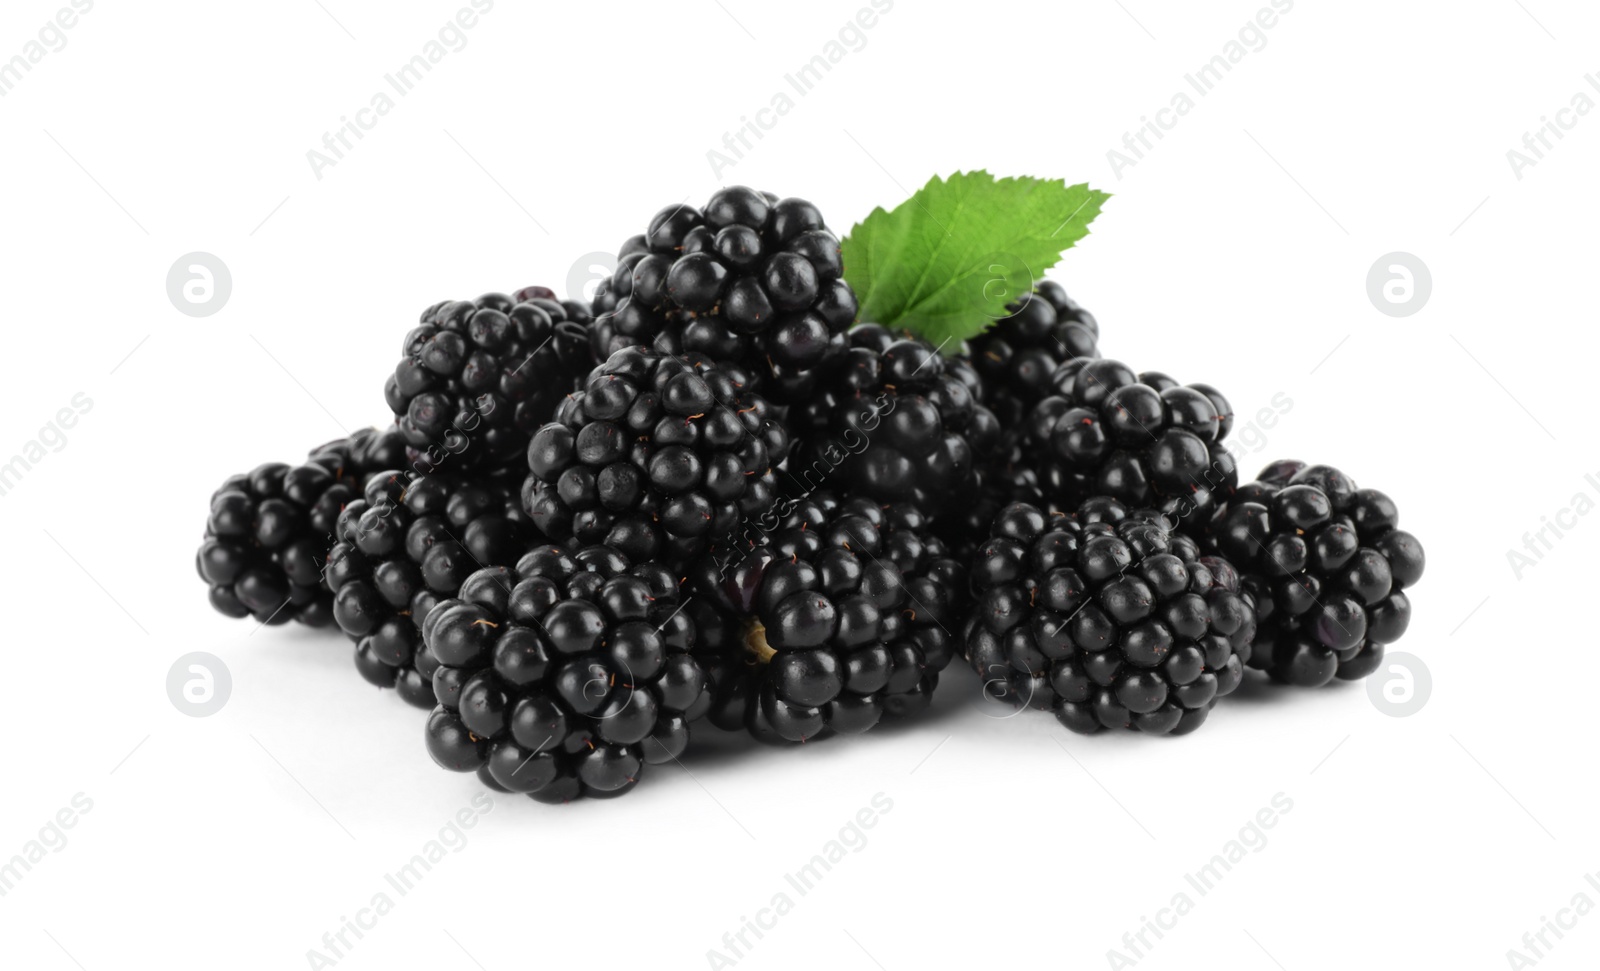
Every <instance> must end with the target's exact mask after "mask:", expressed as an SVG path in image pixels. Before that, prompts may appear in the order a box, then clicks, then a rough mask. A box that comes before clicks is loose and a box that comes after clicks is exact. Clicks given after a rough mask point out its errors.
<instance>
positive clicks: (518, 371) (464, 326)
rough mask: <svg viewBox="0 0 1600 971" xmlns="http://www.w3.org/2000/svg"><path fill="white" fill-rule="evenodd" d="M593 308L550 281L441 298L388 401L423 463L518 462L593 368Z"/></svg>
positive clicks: (416, 333) (413, 335) (414, 334)
mask: <svg viewBox="0 0 1600 971" xmlns="http://www.w3.org/2000/svg"><path fill="white" fill-rule="evenodd" d="M590 321H591V318H590V313H589V308H588V307H587V306H585V305H584V304H583V303H581V302H578V301H571V300H569V301H565V302H558V301H557V300H556V299H555V294H554V293H553V292H552V291H550V290H547V289H545V288H544V287H526V288H524V289H522V290H518V291H517V292H516V293H515V294H513V295H509V296H508V295H507V294H504V293H487V294H484V295H483V296H481V297H479V298H478V299H477V300H474V301H465V300H454V301H445V302H443V303H437V304H434V305H433V306H431V307H429V308H428V309H427V310H424V311H423V312H422V319H421V322H420V323H419V324H418V325H417V326H416V327H414V328H412V330H411V332H410V333H408V334H407V335H406V338H405V342H404V344H403V345H402V347H401V352H400V353H401V360H400V363H399V364H397V365H396V366H395V369H394V372H393V373H392V374H390V375H389V377H388V379H387V381H385V383H384V387H383V393H384V399H385V400H386V401H387V402H388V403H389V408H390V410H391V411H393V412H394V415H395V421H396V422H397V423H398V424H399V426H400V429H401V431H402V432H403V433H404V434H405V439H406V444H407V445H408V446H409V447H410V450H411V453H410V457H411V461H412V462H413V463H414V464H415V466H416V468H417V470H418V471H421V472H431V471H434V470H435V469H437V468H440V467H444V466H448V467H449V471H451V472H455V473H464V472H470V471H495V470H500V469H504V468H507V467H509V466H515V465H517V464H519V463H520V461H521V459H522V454H523V452H524V450H525V449H526V448H527V446H528V439H529V438H531V437H532V436H533V433H534V431H535V430H537V429H538V427H539V426H540V425H542V424H544V423H545V422H546V421H548V420H549V419H550V415H551V414H552V413H553V412H554V411H555V408H556V404H557V402H559V401H560V400H561V399H562V397H563V396H564V395H566V394H567V392H569V391H571V390H572V389H573V388H574V387H575V386H576V382H577V379H578V378H579V377H580V376H582V375H583V374H584V373H585V372H587V371H588V370H589V369H590V368H591V367H593V366H594V361H593V358H592V357H591V356H590V353H589V339H588V330H587V328H588V325H589V323H590Z"/></svg>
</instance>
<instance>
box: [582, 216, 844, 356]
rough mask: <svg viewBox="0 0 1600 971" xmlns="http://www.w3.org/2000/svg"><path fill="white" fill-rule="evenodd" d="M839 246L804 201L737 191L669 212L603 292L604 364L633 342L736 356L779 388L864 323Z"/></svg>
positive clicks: (600, 346) (626, 254)
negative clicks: (858, 315)
mask: <svg viewBox="0 0 1600 971" xmlns="http://www.w3.org/2000/svg"><path fill="white" fill-rule="evenodd" d="M843 273H844V265H843V263H842V261H841V259H840V254H839V240H838V238H837V237H836V236H834V234H833V233H832V232H831V231H830V230H829V229H828V227H827V225H826V224H825V223H824V222H823V218H822V213H821V212H820V211H818V209H817V207H816V206H814V205H812V204H811V203H809V202H807V201H805V200H804V199H779V198H778V197H777V196H776V195H774V194H772V193H770V192H758V191H756V190H754V189H750V188H747V187H745V186H729V187H727V188H724V189H719V190H717V192H716V193H715V194H714V195H712V197H711V199H710V201H708V202H707V203H706V205H705V207H704V208H703V209H695V208H693V207H691V206H685V205H677V206H669V207H667V208H665V209H663V210H661V211H660V212H658V213H657V214H656V215H655V218H653V219H651V221H650V225H649V227H648V229H647V230H646V231H645V233H644V234H643V235H642V236H635V237H633V238H632V239H629V240H628V241H627V242H626V243H624V244H623V246H622V249H621V251H620V253H619V254H618V262H617V269H616V272H615V273H614V274H612V277H611V279H610V281H608V282H607V283H606V285H605V287H604V289H603V290H602V291H601V292H600V293H598V294H597V296H596V303H597V304H598V305H600V308H601V309H600V310H599V315H598V317H597V320H596V326H595V330H594V332H593V338H594V341H595V346H596V352H597V356H598V357H600V358H601V359H604V358H605V357H607V356H609V355H610V354H612V353H615V352H616V351H618V350H621V349H622V348H624V347H629V346H632V345H635V344H655V345H656V346H657V347H659V348H660V349H662V350H667V351H671V352H673V353H683V352H697V353H703V354H706V355H708V356H710V357H712V358H714V359H716V360H719V361H734V362H737V363H739V364H741V365H743V366H744V367H745V368H746V369H747V370H749V371H750V372H751V373H752V374H754V375H757V376H759V377H761V378H763V379H766V378H768V377H771V378H775V379H777V381H776V382H775V384H776V385H777V386H782V385H783V384H784V383H785V382H788V381H792V380H796V379H799V380H802V381H803V377H802V376H803V375H804V374H805V373H806V372H808V371H809V370H810V369H812V368H814V367H816V366H817V365H818V364H820V363H821V362H822V361H823V359H824V357H825V356H826V355H827V354H828V351H829V349H830V348H831V347H834V346H836V345H837V344H838V343H839V335H840V334H842V333H843V331H844V330H845V328H847V327H849V326H850V325H851V324H852V323H853V322H854V321H855V316H856V297H855V292H854V291H852V290H851V289H850V285H849V284H848V283H846V282H845V281H844V277H843Z"/></svg>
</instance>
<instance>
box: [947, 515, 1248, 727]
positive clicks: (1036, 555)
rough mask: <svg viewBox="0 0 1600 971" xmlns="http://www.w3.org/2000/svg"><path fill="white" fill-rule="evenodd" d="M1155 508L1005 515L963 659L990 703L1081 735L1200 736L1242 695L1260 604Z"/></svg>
mask: <svg viewBox="0 0 1600 971" xmlns="http://www.w3.org/2000/svg"><path fill="white" fill-rule="evenodd" d="M1200 553H1201V550H1200V546H1199V544H1198V543H1196V541H1195V540H1193V539H1191V538H1190V537H1188V536H1187V535H1185V534H1183V533H1180V532H1177V531H1175V530H1174V529H1173V528H1172V524H1171V522H1170V520H1168V519H1167V518H1166V517H1165V516H1163V515H1161V514H1160V513H1158V512H1156V511H1154V510H1130V509H1129V508H1128V507H1127V506H1125V505H1124V504H1123V503H1121V502H1118V501H1117V500H1115V499H1111V498H1109V497H1100V498H1097V499H1093V500H1090V501H1089V502H1086V503H1084V504H1083V505H1082V506H1080V507H1079V508H1078V509H1077V510H1076V511H1075V512H1074V513H1073V514H1072V515H1065V514H1061V513H1048V514H1047V513H1045V512H1044V511H1042V510H1040V509H1038V508H1037V507H1034V506H1030V505H1027V504H1023V503H1018V504H1015V505H1011V506H1008V507H1006V508H1005V509H1003V510H1001V511H1000V513H999V514H998V515H997V516H996V517H995V520H994V523H993V525H992V529H991V538H990V539H989V541H988V542H987V543H985V544H984V545H983V546H982V548H981V549H979V551H978V552H977V554H976V556H975V557H974V559H973V562H972V568H971V584H972V594H973V597H974V599H975V603H974V605H973V610H972V613H971V616H970V618H969V619H968V621H967V623H966V627H965V629H964V631H963V653H964V655H965V657H966V659H967V661H968V662H969V663H970V664H971V665H972V667H973V668H974V670H976V671H977V672H978V674H979V676H980V677H981V678H982V679H983V691H984V693H985V695H986V696H987V697H989V698H992V699H994V700H1000V701H1007V702H1010V703H1012V704H1016V705H1023V706H1027V707H1032V708H1038V709H1041V710H1047V711H1053V712H1054V713H1055V715H1056V718H1057V719H1058V720H1060V722H1061V723H1062V724H1063V725H1065V726H1066V727H1067V728H1069V729H1071V730H1073V731H1076V732H1084V733H1092V732H1097V731H1099V730H1101V729H1103V728H1132V729H1136V730H1138V731H1141V732H1147V733H1151V734H1156V735H1166V734H1185V733H1187V732H1191V731H1193V730H1194V729H1196V728H1198V727H1199V726H1200V725H1201V724H1202V723H1203V722H1204V721H1205V720H1206V718H1207V716H1208V715H1209V713H1210V711H1211V708H1212V706H1213V705H1214V704H1215V702H1216V700H1217V699H1218V698H1220V697H1222V696H1223V695H1226V694H1229V693H1230V692H1232V691H1233V690H1234V689H1235V688H1237V687H1238V686H1239V682H1240V680H1241V679H1242V677H1243V671H1244V668H1243V664H1244V662H1245V661H1247V660H1248V659H1249V657H1250V650H1251V641H1252V638H1253V636H1254V634H1255V629H1256V619H1255V609H1254V605H1253V604H1252V603H1251V600H1250V597H1249V595H1248V594H1247V593H1245V592H1243V591H1242V590H1241V587H1240V584H1239V578H1238V575H1237V573H1236V572H1235V571H1234V569H1233V567H1232V566H1231V565H1229V564H1228V563H1227V561H1225V560H1222V559H1220V558H1218V557H1202V556H1201V555H1200Z"/></svg>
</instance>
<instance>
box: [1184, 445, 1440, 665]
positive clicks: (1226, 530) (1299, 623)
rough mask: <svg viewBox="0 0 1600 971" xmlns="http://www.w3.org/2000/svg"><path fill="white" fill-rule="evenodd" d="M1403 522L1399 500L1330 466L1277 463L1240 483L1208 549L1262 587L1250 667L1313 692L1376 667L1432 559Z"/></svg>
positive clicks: (1402, 628) (1407, 616)
mask: <svg viewBox="0 0 1600 971" xmlns="http://www.w3.org/2000/svg"><path fill="white" fill-rule="evenodd" d="M1399 523H1400V513H1399V509H1398V508H1397V507H1396V506H1395V503H1394V500H1392V499H1390V498H1389V497H1388V496H1387V495H1385V494H1384V493H1382V492H1379V491H1378V490H1376V489H1358V488H1356V485H1355V483H1354V482H1353V481H1351V479H1350V478H1349V477H1348V476H1346V475H1345V474H1344V473H1342V472H1340V471H1339V470H1338V469H1335V468H1332V467H1331V466H1326V465H1306V464H1305V463H1304V462H1295V461H1284V462H1275V463H1273V464H1272V465H1269V466H1267V468H1266V469H1264V470H1263V471H1262V473H1261V475H1260V476H1259V477H1258V478H1257V480H1256V481H1255V482H1251V483H1248V484H1247V485H1244V486H1241V487H1240V488H1239V491H1238V493H1237V494H1236V495H1235V496H1234V497H1233V500H1232V501H1230V502H1229V503H1228V506H1227V508H1226V509H1224V510H1222V511H1221V512H1219V513H1218V515H1217V517H1216V520H1215V521H1214V523H1213V524H1212V530H1211V539H1210V545H1211V546H1213V547H1214V548H1215V549H1216V550H1217V551H1219V552H1220V553H1222V555H1224V556H1226V557H1228V558H1229V559H1230V560H1231V561H1232V562H1234V563H1236V564H1238V566H1239V569H1240V570H1241V571H1242V572H1243V574H1244V578H1245V582H1246V584H1247V585H1249V586H1251V587H1252V588H1253V589H1255V590H1256V608H1257V615H1258V617H1259V618H1260V628H1261V629H1260V632H1259V633H1258V634H1257V636H1256V645H1255V653H1254V655H1253V656H1252V658H1251V666H1252V667H1257V668H1264V669H1265V670H1266V671H1267V672H1268V673H1269V674H1270V675H1271V676H1272V677H1273V679H1274V680H1277V681H1281V682H1285V683H1288V684H1298V685H1307V686H1316V685H1322V684H1327V683H1328V682H1329V681H1332V680H1333V679H1334V678H1339V679H1341V680H1345V681H1352V680H1357V679H1360V678H1364V677H1366V676H1367V675H1369V674H1371V673H1372V672H1374V671H1376V670H1377V669H1378V666H1379V665H1380V664H1381V663H1382V661H1383V652H1384V645H1386V644H1392V643H1394V642H1395V641H1396V640H1398V639H1399V638H1400V636H1401V635H1402V634H1404V633H1405V632H1406V627H1407V626H1409V624H1410V623H1411V599H1410V597H1408V596H1407V594H1406V591H1407V590H1408V589H1409V588H1410V587H1411V586H1412V585H1413V584H1415V583H1416V582H1417V581H1418V580H1419V579H1421V578H1422V571H1423V567H1424V566H1425V565H1426V563H1427V559H1426V556H1425V555H1424V553H1423V550H1422V544H1421V543H1420V542H1418V541H1417V538H1416V537H1415V536H1412V535H1411V534H1410V533H1408V532H1406V531H1405V530H1402V529H1400V528H1399Z"/></svg>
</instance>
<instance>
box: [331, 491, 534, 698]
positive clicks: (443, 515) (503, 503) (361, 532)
mask: <svg viewBox="0 0 1600 971" xmlns="http://www.w3.org/2000/svg"><path fill="white" fill-rule="evenodd" d="M335 530H336V533H337V536H338V542H337V543H336V544H334V546H333V548H332V549H331V550H329V551H328V555H327V564H326V567H325V568H324V570H323V579H324V582H325V583H326V586H327V589H328V590H330V591H332V594H333V617H334V619H335V620H336V621H337V622H338V624H339V627H340V629H342V630H343V631H344V632H345V633H346V634H348V635H349V636H350V637H351V638H352V639H353V640H354V641H355V642H356V646H355V661H356V670H357V671H359V672H360V673H361V676H362V677H363V678H365V679H366V680H368V681H369V682H371V683H373V684H375V685H377V686H378V687H380V688H394V689H396V690H397V691H398V692H399V694H400V696H401V697H402V698H404V699H405V700H406V701H407V702H409V703H411V704H413V705H417V706H418V707H423V708H431V707H432V706H433V704H434V697H433V688H432V681H431V679H432V677H433V673H434V670H435V669H436V668H437V667H438V662H437V661H435V660H434V659H433V658H432V657H431V656H429V654H428V652H427V650H426V647H425V645H424V644H423V640H422V633H421V631H422V624H423V622H424V621H425V620H426V619H427V617H428V614H429V612H430V611H431V610H432V609H433V607H434V606H435V605H436V604H437V603H438V602H439V601H440V600H443V599H445V598H447V597H452V596H454V595H455V594H456V592H457V591H458V590H459V589H460V588H461V583H462V581H463V580H465V579H466V578H467V577H468V576H469V575H471V574H472V572H473V571H475V570H478V569H479V568H481V567H483V566H484V565H486V564H491V563H504V562H508V561H509V560H511V559H514V558H515V557H516V556H518V555H519V554H520V553H521V552H522V551H523V550H525V549H526V548H527V546H528V544H530V543H532V542H534V541H535V540H536V539H537V534H536V533H535V532H534V531H533V529H532V528H531V526H530V524H529V523H528V521H527V517H526V516H525V515H524V514H523V512H522V508H521V505H520V504H519V503H518V501H517V489H516V485H515V480H512V479H509V478H506V479H502V480H495V479H483V480H464V479H460V478H458V477H455V476H451V475H446V474H444V473H436V474H434V475H429V476H416V475H415V474H413V473H408V472H400V471H393V470H391V471H385V472H379V473H374V474H373V475H372V476H371V477H370V478H369V479H368V481H367V484H366V488H365V490H364V494H363V496H362V498H360V499H356V500H354V501H352V502H350V503H349V504H348V505H346V506H345V508H344V511H343V512H341V513H340V514H339V517H338V521H337V524H336V527H335Z"/></svg>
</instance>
